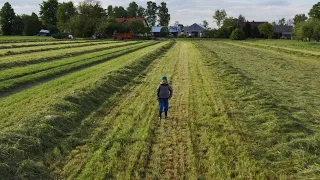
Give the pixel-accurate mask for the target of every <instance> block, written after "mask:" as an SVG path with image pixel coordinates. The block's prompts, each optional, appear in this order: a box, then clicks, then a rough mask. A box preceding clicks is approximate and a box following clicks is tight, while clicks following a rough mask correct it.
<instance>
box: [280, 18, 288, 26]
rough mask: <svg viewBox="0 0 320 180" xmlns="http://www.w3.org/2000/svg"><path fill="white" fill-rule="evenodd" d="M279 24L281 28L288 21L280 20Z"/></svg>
mask: <svg viewBox="0 0 320 180" xmlns="http://www.w3.org/2000/svg"><path fill="white" fill-rule="evenodd" d="M278 24H279V25H280V26H284V25H286V19H285V18H282V19H280V20H279V22H278Z"/></svg>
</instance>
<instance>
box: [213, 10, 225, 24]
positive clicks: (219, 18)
mask: <svg viewBox="0 0 320 180" xmlns="http://www.w3.org/2000/svg"><path fill="white" fill-rule="evenodd" d="M226 17H227V13H226V11H225V10H224V9H223V10H219V9H218V10H216V12H215V13H214V15H213V19H215V22H216V23H217V25H218V26H219V28H220V27H221V23H222V22H223V21H224V19H225V18H226Z"/></svg>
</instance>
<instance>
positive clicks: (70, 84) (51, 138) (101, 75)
mask: <svg viewBox="0 0 320 180" xmlns="http://www.w3.org/2000/svg"><path fill="white" fill-rule="evenodd" d="M166 44H167V43H160V44H158V45H154V46H150V47H146V48H144V49H142V50H138V51H136V52H133V53H128V54H127V55H124V56H120V57H118V58H115V59H113V60H111V61H108V62H105V63H102V64H99V65H97V66H94V67H92V68H88V69H86V70H83V71H79V72H76V73H73V74H70V75H67V76H64V77H61V78H59V79H57V80H53V81H50V82H48V83H45V84H42V85H39V86H36V87H34V88H32V89H29V90H25V91H23V92H21V93H17V94H14V95H11V96H10V97H8V98H2V99H1V103H0V106H1V108H0V109H1V110H0V111H1V113H0V114H1V115H0V116H1V117H0V119H1V120H2V122H4V123H1V127H2V131H1V135H0V142H1V146H2V148H1V152H2V153H0V154H1V155H4V154H7V155H6V156H1V159H5V161H4V162H5V164H3V165H4V166H3V167H4V169H5V170H6V171H2V172H7V175H6V173H5V174H4V176H3V177H4V178H8V177H10V176H13V175H14V177H15V178H18V179H20V178H31V177H38V178H39V177H42V178H48V174H47V173H46V171H45V169H46V168H45V167H44V164H43V162H41V161H40V162H37V159H39V158H41V157H42V158H43V157H44V155H45V154H44V153H45V152H47V151H48V150H50V148H53V147H54V146H56V145H58V143H59V141H61V140H62V139H63V138H65V137H67V134H68V133H69V131H74V130H76V127H77V125H79V123H81V122H79V120H80V119H81V118H84V117H85V116H86V114H88V113H90V111H92V110H94V109H95V108H96V107H97V106H99V104H100V103H101V102H103V101H104V99H105V98H107V97H109V96H111V95H112V94H113V93H115V92H117V91H118V90H119V89H121V87H122V86H124V85H125V84H127V83H128V82H130V79H131V78H134V77H135V76H136V75H138V74H139V72H140V71H134V70H133V69H132V70H129V69H128V68H129V67H134V68H135V67H137V68H135V69H139V68H142V69H141V70H143V68H144V67H145V65H148V62H149V63H150V60H152V58H151V57H152V56H150V55H152V53H154V52H155V51H156V50H157V49H159V48H160V47H162V46H164V45H166ZM150 45H151V44H150ZM160 49H161V48H160ZM158 52H159V50H158ZM160 53H161V51H160ZM149 57H150V58H149ZM145 63H147V64H145ZM137 73H138V74H137ZM48 87H54V88H48ZM32 94H33V95H32ZM52 94H54V96H52ZM39 102H41V104H40V103H39ZM26 103H27V104H26ZM83 103H85V104H83ZM8 105H9V106H10V107H9V106H8ZM19 106H20V108H19ZM24 107H28V109H25V108H24ZM30 107H32V108H30ZM16 108H18V109H20V111H15V110H14V109H16ZM10 109H11V110H10ZM23 109H24V110H23ZM8 114H10V118H9V119H7V117H8ZM22 124H23V125H22ZM21 125H22V126H21ZM15 138H22V139H21V140H20V141H19V142H21V144H20V143H19V142H17V143H14V144H12V142H13V141H12V140H14V139H15ZM26 144H28V147H25V145H26ZM20 152H21V153H22V154H21V153H20ZM11 153H13V154H11ZM17 153H18V154H19V153H20V155H21V156H20V155H19V156H18V157H16V156H15V154H17ZM8 154H10V155H8ZM12 157H15V159H12ZM25 157H29V159H30V158H32V159H30V160H28V161H25V160H23V159H24V158H25ZM21 163H23V164H21ZM25 163H27V164H26V165H25ZM37 165H38V166H37ZM5 167H7V168H5ZM25 168H26V169H25ZM28 168H31V169H32V170H31V171H30V169H28ZM19 169H20V170H21V172H19V173H17V172H16V171H17V170H19ZM43 171H44V172H43ZM1 175H3V174H1Z"/></svg>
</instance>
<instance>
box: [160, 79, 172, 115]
mask: <svg viewBox="0 0 320 180" xmlns="http://www.w3.org/2000/svg"><path fill="white" fill-rule="evenodd" d="M156 92H157V100H158V102H159V107H158V110H159V120H161V118H162V117H161V116H162V112H164V118H165V119H167V118H168V110H169V100H170V99H171V97H172V95H173V90H172V87H171V86H170V85H169V84H168V79H167V77H166V76H162V78H161V83H160V85H159V86H158V88H157V91H156Z"/></svg>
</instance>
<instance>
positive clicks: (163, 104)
mask: <svg viewBox="0 0 320 180" xmlns="http://www.w3.org/2000/svg"><path fill="white" fill-rule="evenodd" d="M168 109H169V100H168V99H159V107H158V110H159V113H162V112H163V111H164V112H168Z"/></svg>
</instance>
